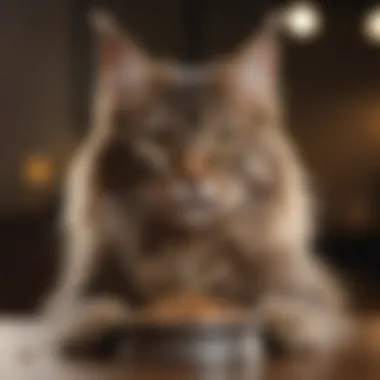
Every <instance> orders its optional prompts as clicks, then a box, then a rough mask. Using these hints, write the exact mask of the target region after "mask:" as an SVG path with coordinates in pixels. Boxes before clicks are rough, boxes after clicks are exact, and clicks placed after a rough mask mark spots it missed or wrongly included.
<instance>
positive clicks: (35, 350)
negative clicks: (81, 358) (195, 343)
mask: <svg viewBox="0 0 380 380" xmlns="http://www.w3.org/2000/svg"><path fill="white" fill-rule="evenodd" d="M45 330H46V328H45V327H44V326H43V325H41V323H39V322H38V321H36V320H32V319H26V318H25V319H20V318H4V319H3V320H1V321H0V354H1V364H0V379H4V380H29V379H30V380H45V379H46V380H87V379H91V380H98V379H99V380H103V379H104V380H108V379H112V380H119V379H132V380H156V379H157V380H158V379H163V380H164V379H165V380H170V379H185V380H186V379H207V380H208V379H210V380H213V379H218V380H219V379H223V380H224V379H226V380H228V379H234V380H239V379H242V380H243V379H250V380H255V379H258V380H259V379H260V380H261V379H262V380H293V379H294V380H303V379H305V380H314V379H320V380H378V379H380V313H379V314H375V313H371V314H368V315H365V316H362V317H361V318H360V319H359V331H360V332H359V334H357V337H356V338H355V339H353V340H352V341H350V344H349V346H347V347H345V349H344V350H341V351H340V352H339V353H337V354H336V355H334V356H331V357H329V358H325V359H321V358H310V357H309V358H306V357H305V358H298V359H296V358H282V359H277V360H268V361H263V364H262V367H261V368H249V367H248V365H247V367H246V368H239V369H236V368H235V369H228V368H225V367H224V366H223V365H220V364H219V365H215V366H211V365H209V366H207V365H205V366H204V367H203V368H190V367H187V368H185V367H181V366H177V367H173V366H169V365H168V366H164V365H160V366H158V365H156V366H152V365H138V364H136V365H134V366H133V368H132V367H131V366H127V365H126V364H124V365H114V366H111V365H99V364H98V365H95V364H92V365H90V364H81V365H73V364H68V363H64V362H62V361H61V360H58V358H57V357H56V356H55V354H54V351H53V350H52V347H51V346H50V345H49V344H48V343H47V341H46V340H45V338H44V337H45V335H46V334H45V333H44V331H45ZM255 367H257V366H255Z"/></svg>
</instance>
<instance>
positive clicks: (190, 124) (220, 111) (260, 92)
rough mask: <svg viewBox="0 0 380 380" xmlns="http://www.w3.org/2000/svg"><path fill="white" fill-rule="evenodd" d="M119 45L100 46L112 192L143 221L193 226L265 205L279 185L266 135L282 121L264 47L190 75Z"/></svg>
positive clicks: (107, 167) (190, 70) (257, 45)
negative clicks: (138, 212)
mask: <svg viewBox="0 0 380 380" xmlns="http://www.w3.org/2000/svg"><path fill="white" fill-rule="evenodd" d="M118 37H119V38H121V39H120V40H119V41H118V44H114V45H112V48H113V50H112V51H111V52H112V54H110V50H109V47H110V46H111V45H110V44H109V42H107V43H108V45H105V46H104V47H105V48H106V50H105V52H106V54H104V56H103V58H104V61H103V62H106V64H105V66H103V69H102V70H103V71H102V72H103V79H104V80H105V82H104V83H106V85H105V87H104V88H105V89H106V90H107V91H108V95H109V96H110V98H109V99H111V103H110V104H111V109H110V110H109V113H110V114H109V116H110V118H109V120H110V124H109V126H108V128H111V130H112V133H111V134H112V136H114V137H113V143H112V144H111V145H110V147H109V150H110V151H109V152H108V153H107V154H106V157H107V160H108V161H107V160H106V161H107V162H108V164H106V165H104V171H105V172H106V173H105V177H104V178H111V181H108V183H113V184H116V183H117V186H115V188H114V189H112V185H111V189H110V190H111V191H116V192H117V193H118V196H124V195H125V197H126V198H128V201H131V200H132V201H133V202H134V204H135V205H138V209H139V210H141V213H142V214H144V215H146V216H147V217H153V218H156V219H157V220H160V219H161V220H162V221H163V222H165V223H167V222H169V223H173V224H175V225H181V226H187V227H191V228H203V227H207V226H211V225H213V224H214V223H217V222H219V221H222V220H224V219H225V218H226V217H228V216H229V215H231V214H234V213H236V212H238V211H239V210H241V209H242V208H244V207H247V206H248V205H251V204H252V201H253V200H260V201H262V199H263V197H264V198H265V196H266V192H267V191H268V189H269V188H270V186H271V182H272V180H273V178H272V177H273V167H272V164H273V162H272V161H271V155H270V152H269V151H267V150H266V145H265V144H266V142H265V134H266V131H267V129H268V128H271V126H275V125H276V123H277V114H276V110H277V108H276V102H275V98H274V84H273V77H272V74H273V72H272V68H271V66H270V65H271V61H270V60H268V59H272V57H271V56H270V55H269V54H268V47H267V46H265V45H263V43H262V42H256V41H255V42H254V43H253V46H252V43H251V44H250V46H248V47H247V48H245V49H243V51H242V52H241V53H240V54H238V55H237V56H236V57H234V58H233V59H232V58H231V59H230V60H229V61H224V63H218V64H212V65H207V66H206V65H202V66H197V67H194V66H185V65H180V64H171V63H164V62H158V61H155V60H152V59H150V58H148V57H147V56H146V55H145V54H143V53H142V52H141V51H139V50H138V49H137V48H136V47H134V46H133V47H131V46H130V45H129V44H130V42H129V41H126V40H125V39H124V38H123V37H122V36H120V35H119V36H118ZM113 38H115V36H113ZM111 41H112V42H114V43H115V42H117V41H116V40H115V39H111ZM115 46H116V48H115ZM107 48H108V50H107ZM110 58H112V59H110ZM104 91H105V90H104ZM116 167H117V168H118V170H115V168H116ZM112 177H117V180H115V181H114V182H112Z"/></svg>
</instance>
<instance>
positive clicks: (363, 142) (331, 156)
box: [0, 0, 380, 312]
mask: <svg viewBox="0 0 380 380" xmlns="http://www.w3.org/2000/svg"><path fill="white" fill-rule="evenodd" d="M93 6H102V7H104V8H105V9H108V10H110V11H112V12H114V13H115V14H116V16H117V17H118V18H119V19H120V20H121V21H122V22H123V24H124V25H125V27H126V28H127V29H128V30H129V31H130V33H131V34H132V35H134V36H135V37H136V39H138V40H139V41H140V42H141V43H142V44H143V45H144V46H145V47H146V48H148V49H149V50H150V51H151V52H152V53H155V54H160V55H169V56H174V57H178V58H180V59H186V60H191V61H198V60H203V59H207V58H208V57H211V56H214V55H218V54H223V53H227V52H229V51H230V50H231V49H232V48H233V47H234V46H236V44H237V43H239V42H241V40H242V39H243V38H245V37H246V36H247V35H248V34H249V33H250V32H251V31H252V30H253V29H254V27H255V26H256V25H257V23H258V22H259V21H260V19H261V18H262V16H263V15H265V14H266V13H267V12H268V11H270V10H272V9H275V8H277V7H278V6H281V7H282V8H281V9H283V12H284V13H283V16H284V23H285V34H284V84H285V94H286V102H287V106H288V115H287V126H288V128H289V130H290V132H291V134H292V135H293V136H294V137H295V139H296V141H297V142H298V145H299V148H300V151H301V154H302V157H303V159H304V160H305V163H306V164H307V166H308V168H309V171H310V172H311V174H312V180H313V182H314V187H315V189H316V194H317V198H318V201H319V203H320V207H321V209H320V211H321V212H320V215H319V226H320V234H319V236H318V239H317V241H316V244H317V246H318V248H320V249H321V251H322V252H323V255H324V256H325V257H326V258H327V259H328V260H330V261H331V263H333V264H334V265H335V266H336V268H337V269H338V271H339V272H340V273H342V274H344V275H345V276H348V277H347V278H349V279H350V280H349V283H350V285H353V287H354V288H355V292H356V294H357V295H358V297H357V299H358V301H360V302H361V307H363V306H366V307H372V306H374V305H375V304H376V300H377V298H379V297H377V295H378V294H379V292H378V290H380V286H379V283H380V280H379V275H380V1H367V0H362V1H348V0H345V1H316V0H315V1H314V0H310V1H297V0H294V1H283V2H280V1H271V0H160V1H153V0H108V1H106V0H104V1H90V0H82V1H80V0H76V1H75V0H71V1H70V0H54V1H51V0H34V1H26V0H5V1H2V2H1V7H0V48H1V50H0V51H1V55H2V59H1V60H0V99H1V102H0V174H1V186H0V250H1V255H0V309H1V310H2V311H19V312H24V311H28V310H31V309H32V308H33V307H34V306H35V304H36V300H38V299H39V297H40V296H41V295H42V294H44V293H45V292H46V291H47V290H48V289H49V287H50V286H51V285H52V283H53V280H54V277H55V274H56V271H57V266H58V263H59V257H60V252H59V240H58V223H57V211H58V210H59V205H60V188H61V184H62V180H63V178H64V173H65V168H66V165H67V162H68V159H69V158H70V156H71V154H72V152H73V149H74V148H75V147H76V146H77V144H78V142H79V141H80V140H81V138H82V137H83V134H84V133H85V132H86V128H87V126H88V110H89V95H90V93H91V81H92V78H93V66H92V62H93V60H92V57H93V54H94V44H93V41H92V38H91V35H90V32H89V29H88V26H87V24H86V20H85V19H86V14H87V12H88V10H89V9H91V7H93ZM377 303H379V302H377ZM358 305H359V303H358Z"/></svg>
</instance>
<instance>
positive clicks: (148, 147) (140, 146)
mask: <svg viewBox="0 0 380 380" xmlns="http://www.w3.org/2000/svg"><path fill="white" fill-rule="evenodd" d="M136 151H137V154H138V155H139V156H140V158H141V159H143V160H144V162H145V163H146V164H148V165H149V166H150V167H151V168H152V169H155V170H159V171H162V170H165V169H166V168H167V166H168V156H167V153H166V152H165V150H164V149H163V147H162V146H160V145H159V144H157V143H155V142H154V141H149V140H144V141H140V142H139V143H137V144H136Z"/></svg>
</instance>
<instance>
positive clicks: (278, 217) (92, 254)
mask: <svg viewBox="0 0 380 380" xmlns="http://www.w3.org/2000/svg"><path fill="white" fill-rule="evenodd" d="M92 25H93V27H94V30H95V32H96V35H97V40H98V47H99V50H98V53H99V54H98V60H97V62H98V66H97V69H98V77H97V83H96V86H97V87H96V89H95V91H94V95H95V96H94V99H93V105H94V107H93V115H92V121H91V129H90V131H89V133H88V136H87V137H86V139H85V140H84V142H83V143H82V145H81V146H80V147H79V149H78V152H77V154H76V155H75V157H74V159H73V162H72V165H71V169H70V170H69V177H68V179H67V188H66V190H67V191H66V202H65V205H64V210H63V211H64V215H63V222H64V229H65V234H66V236H65V237H66V245H67V246H66V247H65V248H66V256H65V259H66V263H65V268H64V270H63V271H62V273H61V278H60V282H59V284H58V286H57V288H56V289H55V291H53V293H52V295H51V297H50V299H49V302H48V305H47V310H49V312H53V313H54V312H56V313H57V315H65V313H67V312H68V310H77V309H78V308H79V309H81V310H82V312H83V314H81V317H79V316H78V318H77V320H76V324H75V326H76V327H75V328H74V327H73V328H72V331H74V333H71V334H68V336H70V339H72V340H76V341H78V342H79V344H80V343H81V342H82V343H83V344H85V343H86V342H87V343H89V341H90V340H91V339H90V338H89V336H90V335H89V334H86V331H92V329H93V328H94V326H97V328H98V330H99V326H103V329H100V330H99V331H105V330H106V329H107V328H112V327H117V326H118V325H120V324H124V323H125V321H126V320H127V319H128V315H129V313H130V310H131V309H133V308H136V307H139V306H140V305H144V304H147V303H149V302H151V301H153V300H155V299H157V298H160V297H162V296H164V295H169V294H171V293H173V292H197V293H200V294H204V295H208V296H211V297H215V298H221V299H225V300H228V301H229V302H232V303H234V304H236V305H239V306H243V307H244V308H246V309H247V310H248V311H252V313H253V314H255V315H256V316H259V317H260V321H262V328H263V331H264V336H265V337H267V339H268V340H270V341H274V342H276V343H277V344H278V345H279V346H281V347H282V348H283V349H284V350H286V351H290V352H299V351H305V350H312V351H315V350H320V349H324V348H326V347H331V346H332V345H333V343H334V342H336V341H338V339H337V338H338V337H339V336H340V332H341V331H343V325H344V322H343V321H344V315H345V311H344V309H345V302H344V297H343V294H342V292H341V290H340V288H339V286H338V285H337V284H336V281H335V278H334V276H332V275H330V274H329V272H328V270H327V269H326V268H325V267H324V266H323V264H322V263H320V262H319V259H318V257H316V255H314V253H313V252H312V251H311V246H312V239H313V234H314V227H313V202H312V197H311V191H310V189H309V187H310V186H309V185H308V179H307V176H306V173H305V170H304V168H303V167H302V165H301V163H300V159H299V157H298V154H297V152H296V148H295V147H294V144H293V142H292V140H291V138H290V136H289V135H288V134H287V132H286V130H285V128H284V126H283V120H282V119H283V109H282V108H283V102H282V96H281V85H280V79H281V72H280V71H281V64H280V58H279V46H278V44H277V40H276V36H275V33H274V31H273V29H272V28H271V27H269V26H268V25H267V24H265V25H264V27H263V28H262V30H261V31H259V32H256V33H255V34H254V35H253V37H251V38H249V39H247V41H246V42H245V43H243V44H242V45H241V46H240V47H239V48H238V49H236V51H235V52H234V53H232V54H230V55H228V56H226V57H222V58H220V59H215V61H213V62H210V63H205V64H202V65H185V64H182V63H178V62H175V61H169V60H168V61H166V60H163V59H157V58H152V57H150V55H149V54H148V53H147V52H146V51H145V50H143V49H142V48H141V47H140V46H138V44H136V42H135V41H133V40H132V39H131V38H130V37H128V36H127V34H126V33H125V32H124V31H123V30H122V28H121V27H120V26H119V24H118V23H117V22H116V21H115V20H114V19H113V18H112V16H110V15H107V14H105V13H104V12H103V13H102V12H100V13H99V12H97V13H95V14H94V15H93V17H92ZM107 258H108V259H112V260H114V263H116V265H115V267H116V269H118V271H119V274H120V279H121V284H122V285H121V286H119V287H118V290H119V293H118V297H117V298H114V297H112V298H111V297H110V296H108V295H103V296H98V298H96V297H95V296H94V295H93V296H92V297H90V296H89V295H86V294H87V293H86V292H87V291H88V284H89V283H91V280H92V279H93V278H94V275H95V273H96V272H97V271H98V269H99V267H101V265H100V263H101V259H107ZM107 268H108V267H107ZM108 274H109V273H108ZM109 277H111V278H113V277H114V275H110V274H109ZM86 289H87V290H86ZM86 299H87V300H88V301H87V302H86V301H85V300H86ZM91 300H92V301H91ZM80 305H82V306H80ZM78 326H79V327H78ZM71 327H72V326H71ZM78 329H79V330H78ZM78 331H80V332H78Z"/></svg>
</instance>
